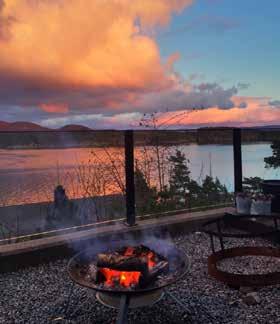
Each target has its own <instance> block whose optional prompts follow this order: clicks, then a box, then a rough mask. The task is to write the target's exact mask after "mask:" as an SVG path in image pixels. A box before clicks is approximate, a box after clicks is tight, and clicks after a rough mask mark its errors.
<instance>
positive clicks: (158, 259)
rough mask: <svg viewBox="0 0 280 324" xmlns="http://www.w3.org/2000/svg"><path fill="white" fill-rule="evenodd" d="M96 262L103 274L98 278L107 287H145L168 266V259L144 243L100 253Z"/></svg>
mask: <svg viewBox="0 0 280 324" xmlns="http://www.w3.org/2000/svg"><path fill="white" fill-rule="evenodd" d="M96 264H97V267H98V269H99V273H100V274H101V275H102V276H101V277H99V279H97V280H100V282H102V283H104V285H105V286H107V287H120V286H121V287H125V288H134V287H137V286H141V287H143V286H145V285H148V284H149V283H150V282H152V281H154V280H156V278H157V276H158V275H159V274H160V273H163V272H164V271H166V269H167V268H168V262H167V260H166V259H164V258H163V257H162V256H160V255H158V254H157V253H155V252H154V251H152V250H150V249H149V248H148V247H145V246H143V245H140V246H136V247H132V246H128V247H124V248H122V249H120V250H117V251H113V252H110V253H100V254H98V256H97V263H96Z"/></svg>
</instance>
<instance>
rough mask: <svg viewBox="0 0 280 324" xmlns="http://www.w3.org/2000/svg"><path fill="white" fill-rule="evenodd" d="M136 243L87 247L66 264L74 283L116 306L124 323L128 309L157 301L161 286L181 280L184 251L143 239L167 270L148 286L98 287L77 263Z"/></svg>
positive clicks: (119, 321)
mask: <svg viewBox="0 0 280 324" xmlns="http://www.w3.org/2000/svg"><path fill="white" fill-rule="evenodd" d="M135 245H138V244H136V243H135V242H127V241H123V242H119V243H117V244H112V243H111V246H110V248H107V249H100V250H98V251H96V250H94V249H93V248H90V249H86V250H84V251H82V252H80V253H78V254H76V255H75V256H74V257H73V258H72V259H71V260H70V261H69V263H68V266H67V270H68V274H69V276H70V278H71V279H72V280H73V282H75V283H77V284H78V285H81V286H83V287H87V288H90V289H93V290H95V291H96V292H97V293H96V298H97V300H98V301H99V302H100V303H102V304H103V305H105V306H108V307H112V308H116V309H119V313H118V318H117V322H116V323H117V324H124V323H127V312H128V309H129V308H137V307H143V306H151V305H153V304H155V303H156V302H158V301H159V300H160V299H161V298H162V296H163V295H164V288H165V287H167V286H169V285H171V284H173V283H175V282H176V281H178V280H180V279H181V278H182V277H183V276H184V275H186V273H187V272H188V271H189V266H190V263H189V259H188V257H187V255H186V253H185V252H184V251H183V250H181V249H178V248H177V247H176V246H175V245H170V244H169V245H167V244H166V243H163V242H162V241H160V240H159V241H157V242H156V243H155V242H153V243H152V244H149V243H147V242H144V243H143V245H145V246H147V247H149V248H150V249H151V250H153V251H155V252H156V253H158V254H160V255H162V256H163V257H165V258H166V259H167V260H168V263H169V272H168V274H166V275H165V276H164V278H163V279H161V280H156V281H155V282H154V283H153V284H151V285H150V286H147V287H145V288H144V289H141V288H138V289H137V288H136V289H130V290H129V289H126V288H123V289H121V288H118V289H115V288H111V287H104V286H100V285H99V284H95V283H94V282H92V281H90V280H87V279H86V278H85V276H83V275H82V274H81V272H80V271H79V270H80V266H81V265H86V264H87V263H89V262H90V263H91V264H92V263H94V262H95V260H96V257H97V254H98V253H104V252H105V253H106V252H112V251H115V250H118V249H120V248H122V247H124V246H135Z"/></svg>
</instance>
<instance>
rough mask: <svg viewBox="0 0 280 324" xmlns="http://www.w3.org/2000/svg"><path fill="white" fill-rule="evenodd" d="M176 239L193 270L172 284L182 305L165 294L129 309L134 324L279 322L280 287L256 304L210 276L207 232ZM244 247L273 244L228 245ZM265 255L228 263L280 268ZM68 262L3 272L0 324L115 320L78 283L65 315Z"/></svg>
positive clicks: (104, 323) (265, 291) (264, 292)
mask: <svg viewBox="0 0 280 324" xmlns="http://www.w3.org/2000/svg"><path fill="white" fill-rule="evenodd" d="M175 243H176V244H177V245H178V246H179V247H180V248H182V249H184V250H185V251H186V253H187V255H188V257H189V259H190V262H191V265H190V272H189V273H188V274H187V275H186V276H185V278H184V279H182V280H180V281H178V282H177V283H176V284H175V285H172V286H170V287H168V291H169V292H171V293H172V295H173V296H175V298H177V299H178V301H179V302H180V303H181V305H180V304H179V303H176V302H175V301H174V299H172V298H170V296H168V295H165V297H164V298H163V299H162V300H161V301H160V302H158V303H157V304H155V305H154V306H150V307H144V308H140V309H136V310H130V311H129V323H131V324H132V323H133V324H148V323H153V324H156V323H161V324H162V323H167V324H171V323H174V324H181V323H182V324H183V323H184V324H186V323H201V324H202V323H203V324H207V323H215V324H216V323H227V324H235V323H236V324H238V323H239V324H241V323H242V324H250V323H252V324H257V323H279V318H280V285H279V286H270V287H266V288H261V289H258V290H257V291H256V290H255V291H254V296H255V295H257V297H258V298H256V302H255V303H252V302H250V303H247V302H246V300H248V298H247V297H248V294H250V291H248V290H247V289H240V290H234V289H230V288H229V287H228V286H226V285H224V284H222V283H220V282H218V281H216V280H215V279H212V278H211V277H209V275H208V273H207V257H208V255H209V254H210V253H211V250H210V242H209V238H208V236H207V235H205V234H202V233H193V234H190V235H185V236H180V237H177V238H176V239H175ZM240 245H244V246H245V245H249V246H250V245H265V246H269V243H268V242H266V241H264V240H262V239H255V240H250V239H244V240H237V241H236V242H234V241H233V240H230V241H228V242H226V247H233V246H240ZM217 246H218V244H217ZM265 259H266V260H264V259H263V258H261V259H260V258H259V257H258V258H256V259H255V260H254V261H251V259H250V262H249V261H248V260H247V259H246V260H245V259H242V260H237V261H238V262H239V265H238V266H236V263H235V264H234V265H233V264H224V265H223V266H224V267H231V269H232V267H233V266H235V267H238V268H239V267H240V266H241V265H242V266H243V267H244V268H246V265H247V264H248V262H249V264H251V262H253V264H252V269H254V271H255V270H257V271H258V272H259V273H263V271H265V272H267V271H274V270H275V267H276V266H277V267H279V263H278V261H277V262H276V263H277V264H274V263H275V260H269V262H267V258H265ZM244 260H245V261H244ZM67 262H68V260H67V259H64V260H59V261H55V262H52V263H49V264H44V265H43V264H42V265H40V266H38V267H32V268H29V269H24V270H20V271H18V272H14V273H8V274H2V275H0V287H1V290H0V323H1V324H2V323H3V324H4V323H5V324H10V323H11V324H12V323H15V324H16V323H28V324H29V323H30V324H31V323H34V324H38V323H40V324H44V323H69V324H70V323H71V324H72V323H83V324H87V323H94V324H112V323H114V321H115V319H116V315H117V311H115V310H112V309H110V308H106V307H104V306H103V305H101V304H99V302H98V301H97V300H96V298H95V292H94V291H93V290H90V289H87V288H82V287H79V286H77V285H75V286H74V290H73V295H72V298H71V301H70V305H69V310H68V315H67V317H66V318H65V316H64V314H63V310H64V309H65V305H66V301H67V298H68V296H69V293H70V289H71V285H72V282H71V280H70V279H69V277H68V274H67V272H66V267H67ZM230 262H232V260H231V261H230ZM220 266H221V265H220ZM270 268H271V269H270ZM236 269H237V268H236ZM277 269H278V268H277ZM244 271H245V270H244ZM250 271H251V270H250ZM246 298H247V299H246ZM182 304H183V305H185V307H182V306H183V305H182Z"/></svg>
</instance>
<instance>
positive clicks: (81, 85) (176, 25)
mask: <svg viewBox="0 0 280 324" xmlns="http://www.w3.org/2000/svg"><path fill="white" fill-rule="evenodd" d="M279 31H280V1H279V0H269V1H261V0H245V1H244V0H235V1H232V0H91V1H88V0H0V120H3V121H9V122H13V121H29V122H35V123H38V124H41V125H43V126H48V127H53V128H56V127H60V126H63V125H66V124H73V123H74V124H81V125H85V126H89V127H92V128H99V129H102V128H105V129H106V128H115V129H126V128H134V127H135V128H137V127H141V125H143V119H144V124H145V125H147V124H148V125H150V120H151V115H152V116H154V119H155V121H156V123H157V125H158V127H161V128H193V127H201V126H241V127H247V126H256V125H279V124H280V93H279V84H280V66H279V57H280V42H279ZM143 116H144V117H143ZM141 121H142V122H141Z"/></svg>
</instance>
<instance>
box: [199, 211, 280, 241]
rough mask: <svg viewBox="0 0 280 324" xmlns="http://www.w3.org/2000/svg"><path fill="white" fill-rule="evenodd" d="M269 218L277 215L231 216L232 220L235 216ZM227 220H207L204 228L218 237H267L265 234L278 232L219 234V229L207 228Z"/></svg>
mask: <svg viewBox="0 0 280 324" xmlns="http://www.w3.org/2000/svg"><path fill="white" fill-rule="evenodd" d="M253 217H254V218H267V219H268V218H269V219H270V220H273V219H274V218H275V217H277V216H274V215H267V216H263V215H234V216H230V219H229V221H230V220H232V219H233V218H235V220H242V219H246V218H248V219H249V218H253ZM279 218H280V217H277V219H279ZM224 220H225V221H226V219H223V218H215V219H214V220H210V221H207V222H206V223H204V224H203V225H202V229H203V232H204V233H206V234H209V235H213V236H216V237H220V236H221V237H231V238H255V237H265V236H270V235H272V234H276V233H278V230H277V229H273V230H269V231H264V232H256V233H246V234H244V233H234V234H232V233H227V232H222V231H221V233H220V234H219V232H218V230H217V231H214V230H213V231H212V230H210V229H207V226H209V225H212V224H217V223H218V222H219V221H221V222H223V221H224Z"/></svg>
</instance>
